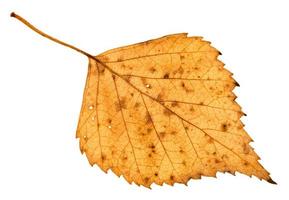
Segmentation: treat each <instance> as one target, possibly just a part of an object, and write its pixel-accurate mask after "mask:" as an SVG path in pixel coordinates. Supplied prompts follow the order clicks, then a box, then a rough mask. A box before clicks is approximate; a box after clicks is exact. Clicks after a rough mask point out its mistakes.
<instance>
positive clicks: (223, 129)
mask: <svg viewBox="0 0 289 200" xmlns="http://www.w3.org/2000/svg"><path fill="white" fill-rule="evenodd" d="M221 130H222V131H223V132H226V131H227V130H228V124H227V123H222V124H221Z"/></svg>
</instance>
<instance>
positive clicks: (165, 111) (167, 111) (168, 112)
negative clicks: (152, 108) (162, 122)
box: [163, 108, 172, 116]
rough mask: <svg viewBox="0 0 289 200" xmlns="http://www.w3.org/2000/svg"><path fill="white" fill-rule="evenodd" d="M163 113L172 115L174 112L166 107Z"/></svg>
mask: <svg viewBox="0 0 289 200" xmlns="http://www.w3.org/2000/svg"><path fill="white" fill-rule="evenodd" d="M163 113H164V115H165V116H170V115H171V114H172V111H170V110H168V109H166V108H165V109H164V111H163Z"/></svg>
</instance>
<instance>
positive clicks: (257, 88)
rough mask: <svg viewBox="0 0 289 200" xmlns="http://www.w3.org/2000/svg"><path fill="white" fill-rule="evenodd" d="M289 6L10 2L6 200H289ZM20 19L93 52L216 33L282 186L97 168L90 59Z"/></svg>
mask: <svg viewBox="0 0 289 200" xmlns="http://www.w3.org/2000/svg"><path fill="white" fill-rule="evenodd" d="M288 8H289V6H288V5H287V4H286V1H278V0H274V1H265V0H263V1H252V0H251V1H244V0H242V1H234V2H233V1H221V0H218V1H204V0H202V1H192V0H191V1H182V0H175V1H169V0H166V1H157V0H155V1H148V0H145V1H136V0H132V1H127V0H116V1H111V0H105V1H104V0H103V1H96V0H94V1H93V0H91V1H88V0H79V1H72V0H69V1H60V0H55V1H52V0H45V1H39V0H35V1H32V0H25V1H23V0H14V1H11V0H9V1H8V0H1V1H0V95H1V98H0V199H3V200H6V199H113V198H115V199H116V198H119V199H156V198H162V199H221V198H222V199H224V200H225V199H235V200H236V199H257V198H258V199H267V198H268V199H288V198H289V195H288V194H289V192H288V188H289V166H288V165H289V163H288V153H289V149H288V146H289V141H288V139H289V132H288V123H289V118H288V112H289V109H288V102H289V97H288V92H289V91H288V86H289V84H288V75H289V70H288V69H289V65H288V64H289V62H288V54H289V39H288V38H289V31H288V29H287V28H288V19H289V14H288V13H289V12H288ZM12 11H15V12H16V13H17V14H19V15H21V16H23V17H25V18H26V19H27V20H29V21H30V22H31V23H33V24H34V25H36V26H37V27H38V28H40V29H42V30H43V31H45V32H47V33H50V34H51V35H53V36H55V37H57V38H59V39H62V40H64V41H67V42H69V43H71V44H73V45H76V46H77V47H79V48H81V49H83V50H85V51H87V52H89V53H91V54H98V53H101V52H103V51H105V50H108V49H111V48H114V47H119V46H122V45H127V44H132V43H136V42H140V41H144V40H148V39H151V38H155V37H160V36H163V35H167V34H171V33H178V32H188V33H189V34H190V35H199V36H204V38H205V39H206V40H209V41H211V42H212V44H213V45H214V46H215V47H216V48H218V49H219V50H220V51H221V52H222V53H223V55H222V56H221V57H220V59H221V60H222V61H223V62H225V63H226V68H227V69H229V70H230V71H232V72H233V73H234V78H235V79H236V80H237V81H238V82H239V83H240V85H241V87H240V88H236V89H235V92H236V94H237V95H238V99H237V101H238V102H239V103H240V105H241V106H242V107H243V110H244V112H245V113H247V114H248V116H247V117H243V118H242V121H243V122H244V123H245V124H246V127H245V128H246V130H247V131H248V132H249V134H250V135H251V136H252V138H253V139H254V141H255V142H254V143H252V146H253V147H254V148H255V150H256V152H257V153H258V154H259V155H260V157H261V158H262V160H261V161H260V162H261V163H262V165H264V167H265V168H266V169H267V170H268V171H269V172H271V175H272V178H273V179H274V180H275V181H276V182H278V185H272V184H269V183H267V182H265V181H259V180H258V179H257V178H255V177H253V178H249V177H247V176H244V175H241V174H239V173H237V175H236V176H232V175H229V174H220V173H218V174H217V177H218V178H217V179H215V178H202V180H197V181H190V182H189V184H188V187H186V186H184V185H179V184H176V185H175V186H174V187H171V186H163V187H160V186H156V185H153V186H152V190H149V189H146V188H144V187H137V186H136V185H129V184H127V183H126V181H125V180H124V179H123V178H118V177H116V176H115V175H114V174H113V173H112V172H109V173H108V174H105V173H104V172H102V171H101V170H100V169H99V168H98V167H90V165H89V164H88V162H87V160H86V158H85V156H83V155H81V153H80V151H79V147H78V141H77V140H76V139H75V130H76V125H77V121H78V114H79V111H80V106H81V101H82V92H83V88H84V83H85V78H86V72H87V58H86V57H85V56H83V55H80V54H79V53H77V52H75V51H73V50H70V49H67V48H65V47H63V46H60V45H58V44H55V43H53V42H51V41H49V40H47V39H45V38H42V37H41V36H39V35H37V34H35V33H34V32H32V31H31V30H29V29H28V28H27V27H25V26H24V25H23V24H21V23H20V22H18V21H17V20H15V19H13V18H10V17H9V14H10V12H12ZM286 189H287V191H286Z"/></svg>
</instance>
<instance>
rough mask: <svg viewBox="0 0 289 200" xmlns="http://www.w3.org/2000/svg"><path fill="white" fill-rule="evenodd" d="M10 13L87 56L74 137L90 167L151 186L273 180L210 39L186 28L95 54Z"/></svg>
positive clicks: (228, 73)
mask: <svg viewBox="0 0 289 200" xmlns="http://www.w3.org/2000/svg"><path fill="white" fill-rule="evenodd" d="M11 16H13V17H16V18H17V19H19V20H20V21H22V22H23V23H25V24H26V25H27V26H29V27H30V28H32V29H33V30H34V31H36V32H38V33H40V34H41V35H43V36H45V37H47V38H49V39H51V40H53V41H56V42H58V43H61V44H63V45H65V46H68V47H70V48H73V49H75V50H77V51H79V52H80V53H82V54H84V55H86V56H87V57H88V58H89V66H88V75H87V80H86V85H85V90H84V95H83V103H82V108H81V113H80V117H79V123H78V128H77V138H79V141H80V149H81V152H84V153H85V154H86V156H87V159H88V161H89V163H90V164H91V165H94V164H97V165H98V166H99V167H100V168H101V169H102V170H104V171H105V172H107V171H108V170H109V169H111V170H112V171H113V172H114V173H115V174H116V175H118V176H120V175H123V176H124V178H125V179H126V180H127V181H128V182H129V183H131V182H135V183H136V184H137V185H143V186H146V187H150V185H151V184H152V183H156V184H159V185H162V184H163V183H167V184H170V185H173V184H174V183H184V184H186V183H187V182H188V180H190V179H191V178H193V179H199V178H201V176H213V177H215V176H216V172H218V171H219V172H229V173H232V174H234V173H235V172H236V171H237V172H240V173H243V174H246V175H248V176H252V175H254V176H256V177H258V178H260V179H264V180H267V181H268V182H270V183H275V182H274V181H273V180H272V179H271V178H270V176H269V173H268V172H267V171H266V170H265V169H264V168H263V167H262V165H261V164H260V163H259V162H258V160H259V157H258V156H257V154H256V153H255V152H254V151H253V148H252V147H250V145H249V143H250V142H251V141H252V139H251V138H250V136H249V135H248V134H247V133H246V131H245V130H244V128H243V126H244V125H243V124H242V122H241V121H240V118H241V117H242V115H244V113H243V112H242V111H241V108H240V106H239V105H238V104H237V103H236V102H235V101H234V100H235V98H236V96H235V95H234V93H233V92H232V90H233V88H234V87H235V86H236V85H238V84H237V82H236V81H234V79H233V78H232V73H230V72H229V71H228V70H226V69H225V68H224V64H223V63H222V62H221V61H219V60H218V59H217V57H218V55H220V53H219V51H218V50H216V49H215V48H214V47H212V46H211V45H210V42H207V41H205V40H203V39H202V37H188V36H187V34H186V33H181V34H174V35H168V36H164V37H161V38H158V39H154V40H149V41H146V42H142V43H138V44H134V45H129V46H125V47H120V48H116V49H113V50H109V51H106V52H104V53H102V54H100V55H98V56H92V55H90V54H88V53H86V52H84V51H82V50H80V49H78V48H76V47H73V46H71V45H68V44H66V43H63V42H61V41H59V40H57V39H55V38H52V37H51V36H49V35H47V34H45V33H43V32H41V31H39V30H38V29H36V28H35V27H33V26H32V25H31V24H29V23H28V22H27V21H25V20H24V19H23V18H21V17H20V16H18V15H16V14H14V13H12V14H11Z"/></svg>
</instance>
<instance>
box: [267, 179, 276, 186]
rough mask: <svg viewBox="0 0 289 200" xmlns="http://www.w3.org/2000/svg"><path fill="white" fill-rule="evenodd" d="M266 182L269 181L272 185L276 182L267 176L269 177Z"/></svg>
mask: <svg viewBox="0 0 289 200" xmlns="http://www.w3.org/2000/svg"><path fill="white" fill-rule="evenodd" d="M267 182H268V183H271V184H274V185H277V183H276V182H275V181H273V179H272V178H269V179H268V180H267Z"/></svg>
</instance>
